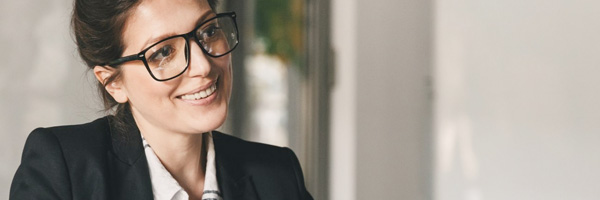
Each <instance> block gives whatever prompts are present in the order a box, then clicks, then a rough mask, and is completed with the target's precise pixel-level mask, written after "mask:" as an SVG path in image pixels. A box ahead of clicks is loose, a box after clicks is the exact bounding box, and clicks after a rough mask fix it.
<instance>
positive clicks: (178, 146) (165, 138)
mask: <svg viewBox="0 0 600 200" xmlns="http://www.w3.org/2000/svg"><path fill="white" fill-rule="evenodd" d="M136 123H137V125H138V128H139V129H140V132H141V133H142V135H143V136H144V138H145V139H146V141H147V142H148V144H150V146H151V148H152V150H153V151H154V153H155V154H156V156H157V157H158V158H159V159H160V161H161V163H162V164H163V165H164V166H165V168H166V169H167V171H169V173H171V175H172V176H173V178H175V180H177V182H178V183H179V185H180V186H181V187H182V188H183V189H184V190H185V191H186V192H187V193H188V195H189V196H190V197H195V196H198V195H199V196H198V197H201V196H202V192H203V189H204V173H205V169H206V152H207V151H206V150H205V149H203V147H205V146H206V145H204V139H203V134H181V133H170V132H167V131H162V130H161V129H159V128H157V127H154V126H152V124H150V123H145V122H144V120H139V121H138V120H137V119H136Z"/></svg>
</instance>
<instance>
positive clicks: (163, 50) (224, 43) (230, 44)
mask: <svg viewBox="0 0 600 200" xmlns="http://www.w3.org/2000/svg"><path fill="white" fill-rule="evenodd" d="M194 34H195V36H196V38H197V40H198V44H199V45H200V47H201V48H202V49H204V51H205V52H206V53H207V54H209V55H210V56H211V57H220V56H223V55H225V54H227V53H229V52H230V51H231V50H232V49H233V48H235V45H237V43H238V38H237V30H236V26H235V22H234V21H233V18H232V17H230V16H221V17H218V18H215V19H213V20H210V21H208V22H205V23H204V24H203V25H202V26H200V27H198V29H196V31H195V32H194ZM187 45H189V44H188V42H187V41H186V39H185V37H183V36H181V37H174V38H171V39H168V40H165V41H162V42H160V43H157V44H155V45H153V46H152V47H150V49H148V50H147V51H146V53H145V58H146V63H147V65H148V68H149V70H150V72H151V73H152V75H153V76H154V77H155V78H156V79H158V80H167V79H171V78H174V77H176V76H178V75H180V74H181V73H183V71H185V70H186V68H187V66H188V62H189V59H188V56H187V50H188V49H189V48H188V46H187Z"/></svg>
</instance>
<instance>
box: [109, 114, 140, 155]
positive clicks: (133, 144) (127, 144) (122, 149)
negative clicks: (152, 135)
mask: <svg viewBox="0 0 600 200" xmlns="http://www.w3.org/2000/svg"><path fill="white" fill-rule="evenodd" d="M123 121H124V122H125V123H116V122H115V117H114V116H110V117H109V120H108V123H109V125H110V136H111V141H112V150H113V152H114V153H115V155H116V156H117V158H118V159H119V160H121V161H122V162H124V163H127V164H129V165H134V164H135V163H136V162H137V161H138V160H139V159H140V157H141V156H142V155H144V146H143V144H142V137H141V135H140V130H139V129H138V128H137V125H136V123H135V120H134V119H133V116H132V115H131V114H128V115H126V117H124V119H123Z"/></svg>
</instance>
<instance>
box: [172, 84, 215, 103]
mask: <svg viewBox="0 0 600 200" xmlns="http://www.w3.org/2000/svg"><path fill="white" fill-rule="evenodd" d="M216 90H217V85H216V84H213V85H211V86H210V87H209V88H207V89H206V90H202V91H200V92H197V93H194V94H186V95H183V96H181V99H184V100H198V99H204V98H206V97H208V96H210V95H211V94H212V93H214V92H215V91H216Z"/></svg>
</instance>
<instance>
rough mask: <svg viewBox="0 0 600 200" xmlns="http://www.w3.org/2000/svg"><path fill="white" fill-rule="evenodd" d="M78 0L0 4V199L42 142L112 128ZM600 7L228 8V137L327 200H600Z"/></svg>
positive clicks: (344, 1)
mask: <svg viewBox="0 0 600 200" xmlns="http://www.w3.org/2000/svg"><path fill="white" fill-rule="evenodd" d="M71 5H72V1H71V0H50V1H39V0H21V1H6V0H3V1H2V2H1V3H0V27H2V28H1V29H0V47H1V48H0V60H1V61H2V63H0V67H1V68H0V69H2V72H0V93H1V96H0V112H1V113H2V115H0V127H2V128H3V131H2V132H0V151H2V152H3V153H2V154H0V188H2V189H0V198H2V197H8V192H9V188H10V182H11V180H12V177H13V175H14V172H15V170H16V169H17V167H18V165H19V163H20V156H21V153H22V150H23V145H24V142H25V139H26V137H27V135H28V134H29V132H31V131H32V130H33V129H34V128H36V127H47V126H56V125H63V124H74V123H85V122H88V121H91V120H93V119H95V118H97V117H101V116H103V115H104V113H103V112H102V111H101V102H100V100H99V98H98V96H97V94H96V92H95V91H96V89H95V87H94V85H95V81H96V80H95V79H94V78H93V77H92V76H91V72H89V71H87V70H86V67H85V66H84V64H83V63H82V62H81V61H80V59H79V58H78V55H77V52H76V49H75V45H74V42H73V39H72V37H71V34H70V30H69V18H70V13H71ZM598 8H600V2H597V1H589V0H503V1H493V0H477V1H475V0H368V1H367V0H318V1H317V0H243V1H236V0H221V4H220V7H219V10H220V11H236V12H237V13H238V25H239V28H240V33H241V42H242V43H241V45H240V46H239V47H238V49H236V51H235V52H234V58H233V59H234V79H235V80H234V94H233V97H232V100H231V112H230V113H229V116H228V120H227V122H226V124H225V125H224V126H223V127H222V128H221V129H222V130H223V131H225V132H227V133H230V134H232V135H237V136H239V137H243V138H246V139H248V140H253V141H259V142H264V143H269V144H274V145H279V146H288V147H291V148H292V149H293V150H294V151H295V152H296V154H297V155H298V157H299V159H300V161H301V164H302V165H303V170H304V173H305V177H306V184H307V187H308V188H309V191H310V192H311V193H312V194H313V196H314V197H315V199H331V200H362V199H410V200H506V199H511V200H513V199H518V200H537V199H540V200H541V199H543V200H564V199H577V200H588V199H589V200H592V199H598V197H599V196H600V190H598V188H599V186H600V170H598V169H600V156H599V154H600V145H599V144H600V134H598V133H599V132H600V123H598V122H597V121H600V103H598V102H600V87H598V85H600V79H598V78H597V76H598V74H600V68H599V65H600V56H599V53H600V37H598V36H599V35H600V20H598V19H600V12H598Z"/></svg>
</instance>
